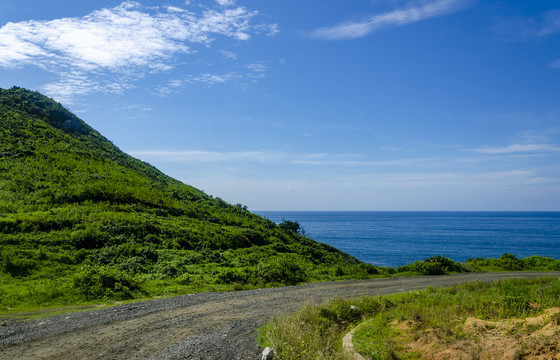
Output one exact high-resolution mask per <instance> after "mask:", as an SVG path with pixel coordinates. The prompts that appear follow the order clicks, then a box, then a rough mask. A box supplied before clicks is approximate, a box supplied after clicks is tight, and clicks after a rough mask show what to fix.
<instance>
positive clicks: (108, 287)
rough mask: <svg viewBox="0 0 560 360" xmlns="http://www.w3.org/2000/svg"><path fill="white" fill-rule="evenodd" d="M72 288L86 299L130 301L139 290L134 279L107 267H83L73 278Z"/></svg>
mask: <svg viewBox="0 0 560 360" xmlns="http://www.w3.org/2000/svg"><path fill="white" fill-rule="evenodd" d="M73 285H74V288H75V289H76V290H77V291H78V292H79V293H80V294H82V295H83V296H84V297H85V298H86V299H88V300H93V299H108V298H114V299H119V300H124V299H131V298H132V297H133V295H134V292H135V291H138V290H140V284H139V281H138V279H137V278H136V277H133V276H130V275H128V274H127V273H125V272H123V271H120V270H117V269H115V268H112V267H108V266H85V267H82V270H81V271H80V272H79V273H78V274H77V275H76V276H75V277H74V281H73Z"/></svg>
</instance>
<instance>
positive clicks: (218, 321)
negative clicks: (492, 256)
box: [0, 272, 560, 360]
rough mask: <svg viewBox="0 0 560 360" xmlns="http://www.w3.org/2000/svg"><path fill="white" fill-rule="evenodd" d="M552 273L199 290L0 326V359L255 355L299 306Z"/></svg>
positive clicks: (226, 359)
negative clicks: (279, 320) (263, 331)
mask: <svg viewBox="0 0 560 360" xmlns="http://www.w3.org/2000/svg"><path fill="white" fill-rule="evenodd" d="M543 275H544V276H555V277H560V273H559V272H555V273H497V274H459V275H447V276H422V277H408V278H394V279H376V280H364V281H347V282H328V283H313V284H307V285H302V286H292V287H285V288H278V289H263V290H251V291H242V292H235V293H201V294H194V295H187V296H179V297H174V298H170V299H158V300H149V301H143V302H138V303H133V304H125V305H119V306H115V307H111V308H106V309H101V310H94V311H87V312H80V313H69V314H63V315H58V316H53V317H49V318H46V319H40V320H31V321H23V322H12V323H8V325H6V326H1V327H0V358H1V359H57V360H64V359H192V360H196V359H212V360H232V359H243V360H246V359H259V358H260V357H259V354H260V351H261V350H260V349H259V348H258V346H257V343H256V329H257V328H258V327H260V326H262V325H264V324H265V323H266V322H267V321H268V320H270V319H271V318H272V317H274V316H276V315H280V314H287V313H290V312H293V311H295V310H296V309H297V308H298V307H301V306H302V305H304V304H306V303H320V302H323V301H326V300H329V299H331V298H334V297H358V296H361V295H383V294H391V293H398V292H404V291H409V290H415V289H423V288H425V287H426V286H428V285H431V286H435V287H441V286H449V285H452V284H457V283H460V282H465V281H474V280H481V281H493V280H498V279H505V278H513V277H517V278H521V277H522V278H531V277H540V276H543Z"/></svg>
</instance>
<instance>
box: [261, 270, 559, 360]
mask: <svg viewBox="0 0 560 360" xmlns="http://www.w3.org/2000/svg"><path fill="white" fill-rule="evenodd" d="M555 306H560V279H558V278H540V279H534V280H504V281H498V282H495V283H484V282H471V283H466V284H462V285H457V286H453V287H449V288H443V289H435V288H433V287H428V288H426V289H425V290H422V291H412V292H408V293H404V294H395V295H388V296H382V297H362V298H358V299H349V300H343V299H337V300H334V301H332V302H330V303H328V304H323V305H320V304H314V305H308V306H306V307H304V308H303V309H301V310H300V311H298V312H296V313H295V314H292V315H289V316H286V317H281V318H278V319H276V320H274V321H272V322H270V323H269V324H267V325H266V326H265V327H263V328H261V329H260V334H259V341H260V343H261V344H262V345H263V346H269V347H272V348H274V349H275V351H276V353H277V358H278V359H281V360H290V359H294V360H295V359H342V360H344V359H347V358H348V357H347V356H348V355H347V354H345V353H344V352H343V351H342V337H343V336H344V335H345V334H346V333H347V332H349V331H350V330H351V329H352V328H354V327H355V326H357V325H358V324H361V325H360V327H359V328H358V329H357V331H356V332H355V334H354V346H355V348H356V350H357V351H359V352H360V353H361V354H362V355H363V356H364V357H365V358H366V359H419V358H421V357H420V354H418V353H414V352H406V351H405V349H404V348H403V344H402V341H401V339H400V336H399V335H400V332H399V330H398V329H397V328H395V326H394V325H395V322H407V323H408V324H409V326H410V331H409V332H408V333H409V336H410V337H412V338H413V339H415V338H418V337H419V336H421V335H422V334H423V333H424V332H425V331H427V329H433V330H431V331H434V332H435V335H436V337H437V338H438V339H439V341H440V342H441V343H443V344H445V343H450V342H453V341H455V340H458V339H463V338H465V336H467V335H466V334H465V333H464V332H463V331H462V327H461V326H460V324H462V323H464V321H465V320H466V319H467V317H477V318H480V319H484V320H493V321H494V320H498V319H506V318H511V317H527V316H535V315H538V314H540V313H542V312H543V311H544V310H545V309H547V308H550V307H555Z"/></svg>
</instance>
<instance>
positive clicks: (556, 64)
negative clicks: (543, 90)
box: [548, 59, 560, 69]
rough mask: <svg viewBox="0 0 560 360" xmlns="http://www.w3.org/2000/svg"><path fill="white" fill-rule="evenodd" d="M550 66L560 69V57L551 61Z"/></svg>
mask: <svg viewBox="0 0 560 360" xmlns="http://www.w3.org/2000/svg"><path fill="white" fill-rule="evenodd" d="M548 67H549V68H551V69H560V59H558V60H555V61H553V62H551V63H550V64H548Z"/></svg>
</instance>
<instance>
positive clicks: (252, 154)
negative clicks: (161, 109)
mask: <svg viewBox="0 0 560 360" xmlns="http://www.w3.org/2000/svg"><path fill="white" fill-rule="evenodd" d="M128 153H129V154H130V155H132V156H136V157H139V158H141V159H143V160H147V161H158V162H159V161H161V162H202V163H215V162H231V161H237V162H255V163H266V164H270V163H275V164H293V165H323V164H335V163H336V164H340V165H342V164H346V165H356V164H358V163H360V162H359V161H358V159H359V158H360V157H361V155H358V154H324V153H311V154H300V153H285V152H277V151H231V152H217V151H206V150H186V151H161V150H139V151H128Z"/></svg>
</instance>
